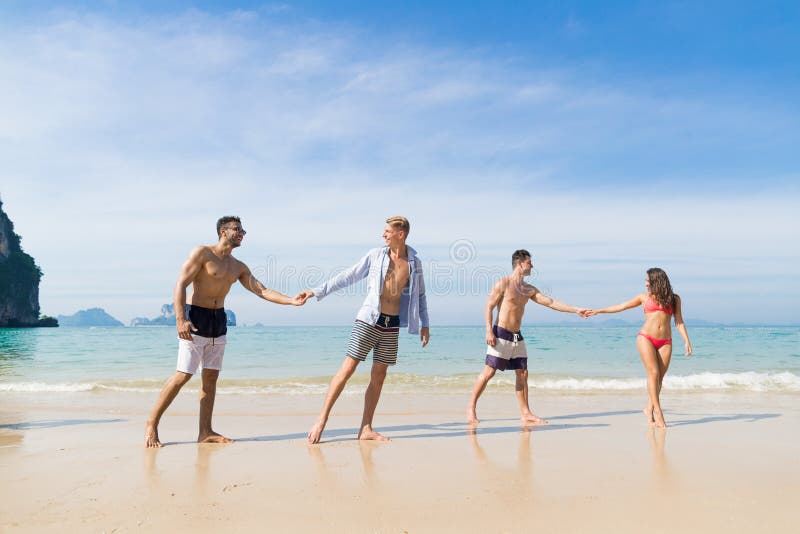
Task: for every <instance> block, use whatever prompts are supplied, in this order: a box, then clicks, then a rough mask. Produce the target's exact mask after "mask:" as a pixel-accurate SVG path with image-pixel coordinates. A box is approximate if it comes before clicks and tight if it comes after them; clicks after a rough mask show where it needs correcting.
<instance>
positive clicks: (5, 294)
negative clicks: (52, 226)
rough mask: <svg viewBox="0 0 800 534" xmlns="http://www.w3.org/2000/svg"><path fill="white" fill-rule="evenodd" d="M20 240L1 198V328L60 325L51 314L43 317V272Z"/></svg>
mask: <svg viewBox="0 0 800 534" xmlns="http://www.w3.org/2000/svg"><path fill="white" fill-rule="evenodd" d="M20 241H21V239H20V237H19V236H18V235H17V234H16V233H14V223H12V222H11V220H10V219H9V218H8V215H6V213H5V212H4V211H3V201H2V200H0V327H4V326H58V323H57V322H56V320H55V319H53V318H51V317H46V318H43V319H41V320H40V319H39V281H40V280H41V278H42V271H41V270H40V269H39V267H38V266H37V265H36V263H35V262H34V261H33V258H32V257H30V256H29V255H28V254H25V252H23V250H22V247H21V245H20Z"/></svg>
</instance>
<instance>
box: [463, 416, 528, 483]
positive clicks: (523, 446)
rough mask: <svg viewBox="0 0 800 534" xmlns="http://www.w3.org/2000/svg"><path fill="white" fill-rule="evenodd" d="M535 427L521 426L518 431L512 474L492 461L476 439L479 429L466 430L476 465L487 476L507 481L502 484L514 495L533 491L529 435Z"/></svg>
mask: <svg viewBox="0 0 800 534" xmlns="http://www.w3.org/2000/svg"><path fill="white" fill-rule="evenodd" d="M536 428H537V427H532V426H527V427H526V426H523V427H521V428H520V433H519V446H518V448H517V461H516V463H515V464H514V465H513V466H512V468H511V472H512V475H511V476H510V477H509V476H508V475H507V472H508V468H507V467H506V468H502V467H499V466H498V465H497V464H498V462H495V461H493V460H492V459H491V458H490V457H489V455H488V454H487V453H486V451H485V450H484V449H483V447H481V445H480V443H479V441H478V434H480V430H478V429H476V428H471V429H468V430H467V435H468V436H469V438H470V441H471V442H472V447H473V451H474V453H475V457H476V458H477V460H478V465H479V466H481V467H482V468H483V470H484V471H485V473H486V474H487V475H488V476H489V478H494V477H498V476H499V477H502V478H503V479H504V480H506V481H508V482H507V483H504V484H503V486H504V487H505V488H507V490H508V491H509V492H511V493H512V494H516V495H526V494H530V493H531V492H533V489H534V488H533V454H532V452H531V439H532V438H531V436H532V435H533V432H534V431H535V430H536Z"/></svg>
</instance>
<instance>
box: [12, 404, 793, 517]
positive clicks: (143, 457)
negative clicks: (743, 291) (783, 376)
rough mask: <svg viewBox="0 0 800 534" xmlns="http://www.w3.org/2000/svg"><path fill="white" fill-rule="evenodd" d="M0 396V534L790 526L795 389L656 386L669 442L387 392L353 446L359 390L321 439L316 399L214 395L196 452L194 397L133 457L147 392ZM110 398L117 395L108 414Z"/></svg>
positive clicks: (558, 414) (588, 409) (593, 419)
mask: <svg viewBox="0 0 800 534" xmlns="http://www.w3.org/2000/svg"><path fill="white" fill-rule="evenodd" d="M70 398H71V402H63V399H60V398H59V396H58V395H56V396H54V397H51V398H49V399H39V400H38V401H35V402H34V401H33V399H34V396H33V395H30V394H13V395H9V394H4V403H3V405H2V407H1V408H0V465H1V466H2V469H3V472H4V474H5V480H6V484H4V485H3V488H2V490H0V491H2V494H1V495H0V497H1V498H2V502H3V503H4V505H3V507H4V512H3V514H2V516H1V517H2V518H1V519H0V529H2V530H4V531H55V530H61V531H63V530H81V531H112V530H115V529H116V530H115V531H123V532H125V531H161V530H167V529H169V530H190V529H192V530H200V531H206V530H212V529H218V528H236V529H244V528H253V529H260V530H282V531H319V530H325V531H333V532H403V531H407V532H525V531H532V530H543V531H545V532H578V531H592V532H634V531H641V525H642V524H643V522H646V524H647V525H648V527H647V528H648V530H652V531H655V532H667V531H675V530H677V529H680V530H687V531H697V532H699V531H702V532H744V531H755V530H758V531H771V532H789V531H791V530H793V529H794V526H795V522H794V519H793V517H791V515H790V511H791V510H792V503H793V501H794V495H796V490H797V484H798V480H800V462H798V459H797V454H796V452H797V447H796V443H797V438H798V435H797V434H798V430H797V429H798V428H800V424H798V423H800V409H798V408H797V407H796V406H797V402H796V400H797V395H796V394H780V393H769V394H758V393H747V394H719V393H711V394H692V395H670V394H669V393H667V392H665V396H664V406H665V412H666V417H667V420H668V422H670V423H671V424H672V426H671V427H670V428H668V429H667V430H666V431H661V430H657V429H652V428H651V427H650V426H649V425H647V423H646V422H645V419H644V416H643V415H642V413H641V408H642V407H643V403H644V400H645V398H644V396H643V395H638V396H637V395H629V394H626V395H616V394H609V395H592V396H587V395H541V396H537V395H535V394H533V393H532V403H533V406H534V409H535V410H536V411H537V413H539V414H540V415H542V416H544V417H547V418H549V419H550V424H549V425H547V426H541V427H526V428H523V427H522V425H521V424H520V422H519V419H518V417H517V412H516V400H515V398H514V394H513V391H511V390H509V391H492V392H487V394H486V395H485V398H482V399H481V403H480V404H479V406H478V415H479V417H481V418H482V423H481V424H480V425H479V426H478V428H477V431H475V432H473V431H471V430H470V428H469V427H468V426H467V425H466V424H465V423H464V411H465V408H466V401H467V398H466V397H465V396H464V395H454V394H421V395H417V396H408V395H405V394H397V393H392V392H391V391H390V392H388V393H387V394H386V395H385V396H384V398H383V399H382V401H381V405H380V406H379V409H378V414H377V416H376V429H378V430H380V431H382V432H384V433H385V434H386V435H388V436H389V437H391V438H392V441H391V442H390V443H384V444H379V443H360V442H358V441H357V440H356V439H355V438H356V432H357V427H358V421H359V420H360V415H361V403H362V399H361V397H360V396H359V395H348V396H343V397H342V399H340V402H339V403H338V404H337V407H336V409H335V410H334V412H333V414H332V417H331V419H330V421H329V423H328V428H327V429H326V433H325V434H324V436H323V443H321V444H320V445H315V446H309V445H308V444H307V443H306V440H305V433H306V432H307V430H308V428H309V427H310V425H311V424H312V423H313V421H314V418H315V417H316V413H317V411H318V409H319V407H320V405H321V403H322V397H321V396H319V395H309V396H301V397H298V396H270V397H258V396H244V395H230V396H224V397H219V398H218V405H217V410H216V412H215V428H216V429H217V430H219V431H220V432H223V433H225V434H226V435H228V436H229V437H232V438H234V439H236V440H237V442H236V443H234V444H231V445H198V444H196V443H195V442H194V439H195V438H196V425H197V398H196V396H195V395H192V394H181V395H179V397H178V399H177V400H176V402H175V404H174V406H173V407H172V408H171V409H170V411H168V412H167V414H166V415H165V417H164V419H163V421H162V425H161V429H160V431H161V438H162V440H163V441H164V443H165V445H166V446H165V447H164V448H162V449H159V450H146V449H144V447H143V446H142V443H143V439H142V435H143V430H144V418H145V417H146V413H147V409H148V408H149V406H150V403H151V402H152V400H153V399H152V395H148V394H143V393H127V394H119V393H115V394H113V395H107V394H92V393H81V394H79V395H78V396H77V397H76V395H75V394H71V397H70ZM110 399H113V403H111V402H109V400H110Z"/></svg>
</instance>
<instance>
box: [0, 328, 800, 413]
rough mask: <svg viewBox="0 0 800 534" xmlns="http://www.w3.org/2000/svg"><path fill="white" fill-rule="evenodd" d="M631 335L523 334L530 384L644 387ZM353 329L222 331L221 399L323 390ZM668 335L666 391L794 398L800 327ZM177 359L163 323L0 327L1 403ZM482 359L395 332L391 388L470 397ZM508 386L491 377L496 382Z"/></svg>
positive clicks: (117, 385) (614, 331)
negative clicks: (688, 351) (687, 352)
mask: <svg viewBox="0 0 800 534" xmlns="http://www.w3.org/2000/svg"><path fill="white" fill-rule="evenodd" d="M637 331H638V327H582V326H578V327H555V326H526V327H524V328H523V335H524V336H525V339H526V342H527V344H528V353H529V362H528V366H529V370H530V379H529V382H530V385H531V387H532V388H534V389H538V390H542V391H548V392H552V393H555V394H559V393H565V394H567V393H576V392H589V393H603V392H616V393H618V392H620V391H626V390H643V389H644V388H645V382H644V370H643V367H642V364H641V362H640V360H639V356H638V353H637V351H636V344H635V343H636V333H637ZM349 333H350V327H348V326H340V327H264V328H252V327H236V328H230V329H229V331H228V347H227V350H226V353H225V360H224V365H223V372H222V375H221V383H220V386H221V387H220V393H221V394H242V395H252V394H255V395H270V394H305V393H322V392H324V391H325V388H326V386H327V382H328V380H329V379H330V377H331V375H332V374H333V373H334V372H335V371H336V369H337V368H338V367H339V365H340V364H341V361H342V359H343V358H344V352H345V350H346V347H347V339H348V336H349ZM673 334H674V335H675V337H673V342H674V343H675V352H674V354H673V359H672V364H671V367H670V371H669V374H668V376H667V380H666V382H665V388H668V389H672V390H678V391H686V392H692V391H718V392H729V393H732V394H735V393H737V392H742V391H748V392H753V391H763V392H784V393H800V327H695V328H690V331H689V334H690V336H691V339H692V344H693V347H694V355H693V356H692V357H690V358H686V357H684V356H683V342H682V340H681V338H680V337H679V336H677V332H673ZM176 354H177V340H176V336H175V329H174V328H171V327H152V328H142V327H139V328H44V329H4V330H0V399H1V398H2V395H3V394H4V393H10V392H31V393H35V392H48V391H50V392H63V393H76V394H79V393H85V392H93V393H103V392H113V391H157V390H158V389H159V388H160V386H161V384H162V383H163V381H164V380H165V379H166V378H167V377H168V376H169V375H170V374H171V373H172V371H173V370H174V369H175V361H176ZM484 355H485V342H484V330H483V327H480V326H463V327H456V326H447V327H438V328H433V329H432V338H431V343H430V344H429V345H428V347H426V348H425V349H422V348H420V343H419V341H418V339H417V337H416V336H411V335H409V334H406V333H405V332H403V333H401V338H400V356H399V361H398V365H397V366H396V367H395V368H393V369H392V370H391V372H390V379H389V382H387V384H389V385H390V387H391V388H393V389H394V390H399V391H405V390H408V391H416V390H420V391H423V390H424V391H426V392H435V391H438V390H443V391H448V392H452V391H454V390H464V391H469V388H470V387H471V385H472V382H473V380H474V378H475V376H476V374H477V373H478V372H479V371H480V370H481V369H482V367H483V358H484ZM368 363H369V362H368ZM368 370H369V366H368V365H364V364H362V365H361V366H360V368H359V374H358V375H357V376H356V377H355V378H354V382H356V383H362V384H363V383H366V381H367V378H368V374H367V373H368ZM513 379H514V375H513V373H510V372H506V373H502V374H501V373H498V375H497V377H496V378H495V380H493V382H492V385H493V387H499V386H503V385H505V384H508V383H511V382H512V381H513Z"/></svg>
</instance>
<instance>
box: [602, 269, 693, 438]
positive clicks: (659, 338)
mask: <svg viewBox="0 0 800 534" xmlns="http://www.w3.org/2000/svg"><path fill="white" fill-rule="evenodd" d="M645 285H646V286H647V293H641V294H640V295H637V296H635V297H634V298H632V299H631V300H629V301H628V302H623V303H622V304H617V305H616V306H609V307H607V308H602V309H599V310H592V311H590V312H589V314H588V315H589V316H592V315H597V314H598V313H617V312H621V311H623V310H628V309H630V308H635V307H637V306H644V325H642V329H641V330H640V331H639V335H638V336H637V337H636V347H637V348H638V349H639V355H640V356H641V358H642V363H644V367H645V369H646V370H647V393H648V395H649V400H648V402H647V408H645V410H644V414H645V415H646V416H647V419H648V420H649V421H650V423H651V424H654V425H655V426H657V427H661V428H664V427H666V426H667V425H666V423H665V422H664V413H663V412H662V411H661V402H660V400H659V395H660V394H661V384H662V383H663V382H664V375H666V374H667V369H669V360H670V358H671V357H672V332H671V330H670V322H671V320H672V318H673V317H674V318H675V327H676V328H677V329H678V332H679V333H680V334H681V337H682V338H683V341H684V344H685V346H686V356H689V355H691V354H692V344H691V342H689V334H687V333H686V325H684V324H683V315H682V314H681V299H680V297H679V296H678V295H676V294H674V293H673V292H672V286H671V285H670V283H669V278H667V273H665V272H664V271H663V270H661V269H659V268H657V267H654V268H652V269H648V270H647V278H646V279H645Z"/></svg>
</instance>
